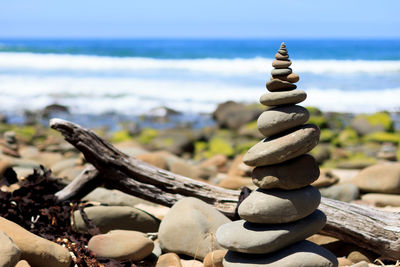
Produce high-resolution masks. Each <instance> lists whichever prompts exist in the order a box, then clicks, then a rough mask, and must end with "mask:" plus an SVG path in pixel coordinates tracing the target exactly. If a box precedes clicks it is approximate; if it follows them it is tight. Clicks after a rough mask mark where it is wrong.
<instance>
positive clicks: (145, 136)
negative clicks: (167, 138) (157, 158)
mask: <svg viewBox="0 0 400 267" xmlns="http://www.w3.org/2000/svg"><path fill="white" fill-rule="evenodd" d="M158 134H159V133H158V131H157V130H155V129H152V128H144V129H143V130H142V131H141V132H140V134H139V137H138V141H139V143H141V144H144V145H147V144H150V142H151V141H152V140H153V139H154V138H155V137H156V136H157V135H158Z"/></svg>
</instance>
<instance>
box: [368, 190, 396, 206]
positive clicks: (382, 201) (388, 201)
mask: <svg viewBox="0 0 400 267" xmlns="http://www.w3.org/2000/svg"><path fill="white" fill-rule="evenodd" d="M361 200H363V201H365V202H368V203H370V204H373V205H375V206H377V207H385V206H392V207H400V195H394V194H379V193H368V194H365V195H363V196H361Z"/></svg>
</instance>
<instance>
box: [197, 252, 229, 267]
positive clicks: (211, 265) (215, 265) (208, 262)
mask: <svg viewBox="0 0 400 267" xmlns="http://www.w3.org/2000/svg"><path fill="white" fill-rule="evenodd" d="M226 252H227V250H224V249H219V250H213V251H211V252H209V253H208V254H207V255H206V257H205V258H204V261H203V264H204V267H223V265H222V261H223V260H224V257H225V255H226Z"/></svg>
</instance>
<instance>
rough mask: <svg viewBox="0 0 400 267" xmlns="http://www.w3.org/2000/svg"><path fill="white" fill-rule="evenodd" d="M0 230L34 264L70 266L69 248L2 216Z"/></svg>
mask: <svg viewBox="0 0 400 267" xmlns="http://www.w3.org/2000/svg"><path fill="white" fill-rule="evenodd" d="M0 231H2V232H4V233H5V234H6V235H7V236H9V237H10V238H11V239H12V241H13V242H14V243H15V244H16V245H17V246H18V248H19V249H20V251H21V257H22V258H23V259H25V260H27V261H28V262H29V263H30V264H31V265H32V266H43V267H69V265H70V262H71V255H70V254H69V251H68V249H66V248H64V247H62V246H60V245H58V244H56V243H54V242H51V241H49V240H47V239H44V238H41V237H39V236H37V235H34V234H32V233H30V232H29V231H27V230H25V229H24V228H22V227H21V226H19V225H18V224H16V223H14V222H12V221H9V220H7V219H5V218H2V217H0Z"/></svg>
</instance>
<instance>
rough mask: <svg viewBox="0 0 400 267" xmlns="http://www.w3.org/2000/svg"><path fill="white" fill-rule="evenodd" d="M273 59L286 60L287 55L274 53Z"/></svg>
mask: <svg viewBox="0 0 400 267" xmlns="http://www.w3.org/2000/svg"><path fill="white" fill-rule="evenodd" d="M275 59H277V60H288V59H289V55H282V54H279V53H276V54H275Z"/></svg>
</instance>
